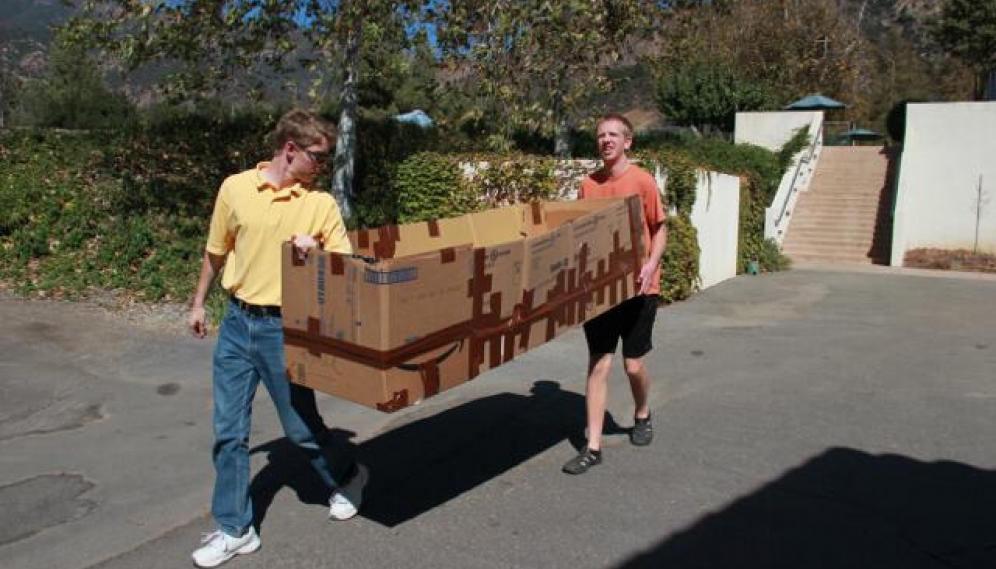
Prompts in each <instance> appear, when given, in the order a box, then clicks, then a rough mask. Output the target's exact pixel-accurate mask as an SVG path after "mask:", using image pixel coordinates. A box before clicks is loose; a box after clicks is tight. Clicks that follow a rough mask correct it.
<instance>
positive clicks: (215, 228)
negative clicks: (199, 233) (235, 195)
mask: <svg viewBox="0 0 996 569" xmlns="http://www.w3.org/2000/svg"><path fill="white" fill-rule="evenodd" d="M229 193H230V192H229V191H228V186H227V185H226V184H222V186H221V189H220V190H218V197H217V198H216V199H215V202H214V211H213V212H212V214H211V225H210V227H209V228H208V239H207V247H206V248H207V252H208V253H211V254H213V255H225V254H227V253H228V252H230V251H231V250H232V248H233V247H234V246H235V234H234V232H233V231H232V230H230V228H229V223H228V221H229V219H230V217H231V213H232V211H231V207H230V205H229V198H230V196H229Z"/></svg>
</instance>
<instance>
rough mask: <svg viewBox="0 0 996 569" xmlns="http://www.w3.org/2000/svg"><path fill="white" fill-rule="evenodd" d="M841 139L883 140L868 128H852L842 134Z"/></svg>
mask: <svg viewBox="0 0 996 569" xmlns="http://www.w3.org/2000/svg"><path fill="white" fill-rule="evenodd" d="M840 137H841V138H846V139H848V140H878V139H880V138H883V137H882V135H881V134H879V133H877V132H875V131H873V130H868V129H867V128H852V129H851V130H849V131H847V132H845V133H844V134H841V135H840Z"/></svg>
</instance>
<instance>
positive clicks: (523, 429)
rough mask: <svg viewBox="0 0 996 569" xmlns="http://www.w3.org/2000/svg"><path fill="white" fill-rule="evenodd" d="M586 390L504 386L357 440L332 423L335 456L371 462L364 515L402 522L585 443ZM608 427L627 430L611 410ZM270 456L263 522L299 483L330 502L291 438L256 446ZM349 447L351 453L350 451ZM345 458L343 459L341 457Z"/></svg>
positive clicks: (260, 490)
mask: <svg viewBox="0 0 996 569" xmlns="http://www.w3.org/2000/svg"><path fill="white" fill-rule="evenodd" d="M584 428H585V401H584V397H583V396H581V395H578V394H577V393H573V392H570V391H564V390H562V389H561V388H560V384H559V383H557V382H555V381H550V380H539V381H536V382H535V383H534V384H533V387H532V388H531V390H530V394H529V395H520V394H514V393H500V394H496V395H491V396H488V397H482V398H480V399H475V400H473V401H469V402H467V403H464V404H462V405H460V406H458V407H454V408H452V409H447V410H445V411H442V412H440V413H437V414H435V415H432V416H429V417H424V418H415V419H413V420H412V421H411V422H410V423H407V424H405V425H401V426H399V427H397V428H393V429H391V430H389V431H387V432H385V433H382V434H380V435H378V436H376V437H373V438H371V439H369V440H367V441H366V442H364V443H362V444H360V445H355V444H353V443H352V442H351V439H352V438H354V437H355V433H352V432H350V431H344V430H341V429H332V430H330V438H329V444H330V445H331V446H332V449H333V453H339V454H336V455H334V456H352V457H355V458H356V460H358V461H359V462H360V463H361V464H363V465H365V466H366V467H367V468H368V469H369V473H370V479H369V482H368V484H367V486H366V489H365V492H364V502H363V507H362V508H361V510H360V515H362V516H364V517H366V518H367V519H370V520H373V521H376V522H378V523H380V524H383V525H386V526H395V525H398V524H401V523H404V522H405V521H408V520H410V519H412V518H415V517H417V516H419V515H421V514H422V513H424V512H426V511H429V510H431V509H432V508H435V507H436V506H439V505H441V504H444V503H446V502H447V501H449V500H451V499H453V498H455V497H457V496H459V495H460V494H462V493H464V492H466V491H468V490H471V489H473V488H475V487H477V486H478V485H480V484H482V483H484V482H487V481H488V480H491V479H493V478H495V477H496V476H499V475H501V474H502V473H504V472H506V471H508V470H510V469H512V468H514V467H516V466H517V465H519V464H521V463H523V462H525V461H527V460H529V459H531V458H533V457H534V456H536V455H538V454H540V453H542V452H544V451H546V450H547V449H549V448H551V447H553V446H556V445H558V444H560V443H561V442H562V441H564V440H568V441H570V443H571V444H572V445H573V446H574V447H575V448H580V447H581V445H583V444H584V442H585V441H584ZM605 432H606V434H618V433H623V432H626V431H625V429H623V428H622V427H620V426H619V425H618V423H616V421H615V419H614V418H613V417H612V415H611V414H608V413H607V414H606V421H605ZM252 452H267V453H268V456H267V459H268V464H267V465H266V466H265V467H264V468H263V469H262V470H260V472H259V473H258V474H257V475H256V476H255V478H254V479H253V482H252V486H251V488H250V491H251V494H252V496H253V509H254V511H255V512H256V517H257V520H256V525H257V527H259V525H260V523H261V522H262V520H263V518H264V517H265V514H266V510H267V508H268V507H269V505H270V503H271V502H272V501H273V497H274V496H275V495H276V493H277V492H278V491H279V490H280V488H281V487H283V486H288V487H290V488H293V489H294V491H295V492H296V493H297V495H298V498H299V499H300V500H301V501H302V502H305V503H308V504H326V503H327V501H328V491H327V489H325V488H324V485H322V483H321V480H320V479H319V478H318V476H317V475H316V474H314V473H313V472H312V471H311V469H310V468H308V463H307V460H306V457H304V456H303V455H302V454H301V453H300V452H299V451H298V450H297V449H296V447H294V446H293V445H292V444H290V443H289V442H288V441H287V440H286V439H277V440H275V441H271V442H268V443H266V444H264V445H261V446H259V447H256V448H254V449H253V450H252ZM343 453H348V454H343ZM340 460H342V459H340Z"/></svg>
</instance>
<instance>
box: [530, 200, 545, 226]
mask: <svg viewBox="0 0 996 569" xmlns="http://www.w3.org/2000/svg"><path fill="white" fill-rule="evenodd" d="M529 205H530V206H531V209H532V213H533V224H534V225H541V224H542V223H543V207H542V205H540V203H539V202H533V203H531V204H529Z"/></svg>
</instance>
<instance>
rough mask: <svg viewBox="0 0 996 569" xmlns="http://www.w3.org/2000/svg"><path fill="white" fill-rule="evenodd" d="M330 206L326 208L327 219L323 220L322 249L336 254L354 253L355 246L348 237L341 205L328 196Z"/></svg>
mask: <svg viewBox="0 0 996 569" xmlns="http://www.w3.org/2000/svg"><path fill="white" fill-rule="evenodd" d="M325 197H327V198H328V205H327V207H326V208H325V218H324V219H323V220H322V229H321V241H322V249H323V250H325V251H332V252H334V253H345V254H349V253H352V252H353V244H352V243H350V241H349V237H348V236H347V235H346V224H345V223H343V221H342V214H341V213H340V212H339V205H338V204H336V203H335V200H334V199H333V198H332V196H330V195H327V194H326V196H325Z"/></svg>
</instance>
